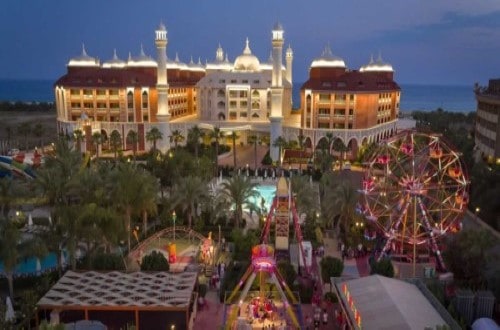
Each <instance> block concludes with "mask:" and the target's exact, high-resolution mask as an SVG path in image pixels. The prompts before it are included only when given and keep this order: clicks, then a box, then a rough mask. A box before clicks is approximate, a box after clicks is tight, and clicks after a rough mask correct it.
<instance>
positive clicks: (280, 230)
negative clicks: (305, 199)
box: [260, 177, 311, 275]
mask: <svg viewBox="0 0 500 330" xmlns="http://www.w3.org/2000/svg"><path fill="white" fill-rule="evenodd" d="M291 192H292V189H291V183H288V182H287V180H286V178H284V177H281V178H279V180H278V183H277V185H276V196H275V197H274V199H273V203H272V205H271V208H270V210H269V213H268V215H267V218H266V222H265V224H264V230H263V231H262V234H261V236H260V243H261V244H269V238H270V231H271V224H272V222H273V219H274V222H275V249H276V251H278V252H279V251H285V252H288V251H289V248H290V244H289V238H290V217H291V218H292V221H293V228H294V230H295V238H296V240H297V243H298V246H299V249H300V258H302V262H303V265H304V267H305V271H306V274H307V275H309V274H310V273H311V269H310V267H309V266H308V264H307V262H306V254H305V252H304V246H303V244H302V241H303V238H302V230H301V229H300V223H299V216H298V214H297V209H296V207H295V199H294V197H293V196H292V193H291Z"/></svg>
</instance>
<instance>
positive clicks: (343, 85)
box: [301, 71, 401, 92]
mask: <svg viewBox="0 0 500 330" xmlns="http://www.w3.org/2000/svg"><path fill="white" fill-rule="evenodd" d="M302 89H312V90H324V91H356V92H363V91H366V92H368V91H382V90H400V89H401V88H400V87H399V85H398V84H397V83H396V82H395V81H394V80H392V79H390V78H389V77H388V75H387V73H376V72H359V71H346V72H345V73H343V74H341V75H339V76H337V77H331V78H330V77H322V78H310V79H309V80H308V81H306V82H305V83H304V84H303V85H302V87H301V90H302Z"/></svg>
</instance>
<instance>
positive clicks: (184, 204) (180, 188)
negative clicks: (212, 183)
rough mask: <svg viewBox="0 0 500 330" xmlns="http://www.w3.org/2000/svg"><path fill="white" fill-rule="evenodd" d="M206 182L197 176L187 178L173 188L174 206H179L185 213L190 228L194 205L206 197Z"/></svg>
mask: <svg viewBox="0 0 500 330" xmlns="http://www.w3.org/2000/svg"><path fill="white" fill-rule="evenodd" d="M207 194H208V192H207V185H206V182H203V180H202V179H201V178H200V177H197V176H188V177H186V178H183V179H182V180H179V182H178V183H177V184H176V185H175V186H174V197H173V200H174V205H175V206H180V207H181V208H182V210H183V211H184V212H186V213H187V218H188V227H189V228H191V226H192V219H193V215H194V213H195V210H196V208H195V207H196V205H197V204H200V203H201V202H202V201H203V200H204V199H205V198H206V197H207Z"/></svg>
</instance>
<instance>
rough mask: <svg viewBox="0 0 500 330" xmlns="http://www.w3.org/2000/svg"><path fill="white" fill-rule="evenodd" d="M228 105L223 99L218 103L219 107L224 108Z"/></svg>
mask: <svg viewBox="0 0 500 330" xmlns="http://www.w3.org/2000/svg"><path fill="white" fill-rule="evenodd" d="M225 107H226V103H225V102H223V101H219V103H217V108H218V109H224V108H225Z"/></svg>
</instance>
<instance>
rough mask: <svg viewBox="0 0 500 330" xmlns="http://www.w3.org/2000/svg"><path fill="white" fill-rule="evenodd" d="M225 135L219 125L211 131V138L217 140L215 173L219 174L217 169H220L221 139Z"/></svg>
mask: <svg viewBox="0 0 500 330" xmlns="http://www.w3.org/2000/svg"><path fill="white" fill-rule="evenodd" d="M223 136H224V134H223V133H222V131H221V130H220V128H219V127H214V129H213V130H212V131H211V132H210V138H211V139H212V140H214V142H215V175H217V171H218V170H219V140H220V139H222V137H223Z"/></svg>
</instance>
